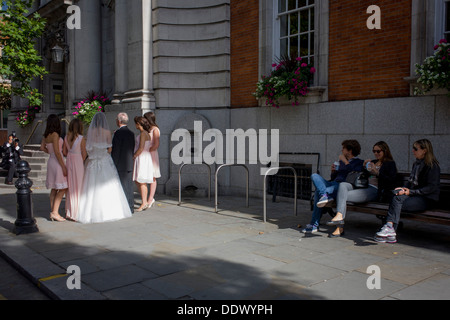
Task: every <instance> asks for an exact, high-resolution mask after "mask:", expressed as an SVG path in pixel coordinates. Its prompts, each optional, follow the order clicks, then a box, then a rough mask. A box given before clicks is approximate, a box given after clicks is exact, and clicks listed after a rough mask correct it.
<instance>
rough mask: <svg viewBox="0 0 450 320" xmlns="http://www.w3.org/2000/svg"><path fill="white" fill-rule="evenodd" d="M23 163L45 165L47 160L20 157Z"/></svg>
mask: <svg viewBox="0 0 450 320" xmlns="http://www.w3.org/2000/svg"><path fill="white" fill-rule="evenodd" d="M20 158H21V159H22V160H23V161H26V162H28V164H41V163H42V164H47V161H48V158H43V157H27V156H22V157H20Z"/></svg>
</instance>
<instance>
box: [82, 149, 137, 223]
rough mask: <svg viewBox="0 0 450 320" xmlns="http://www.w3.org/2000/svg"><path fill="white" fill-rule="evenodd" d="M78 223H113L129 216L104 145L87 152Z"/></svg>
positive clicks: (115, 173) (123, 196)
mask: <svg viewBox="0 0 450 320" xmlns="http://www.w3.org/2000/svg"><path fill="white" fill-rule="evenodd" d="M87 152H88V155H89V158H88V162H87V165H86V168H85V173H84V179H83V187H82V191H81V198H80V208H79V216H78V221H79V222H81V223H84V224H88V223H101V222H108V221H116V220H121V219H125V218H129V217H131V215H132V214H131V210H130V207H129V206H128V201H127V198H126V196H125V193H124V191H123V188H122V184H121V183H120V180H119V174H118V173H117V169H116V166H115V165H114V162H113V160H112V158H111V155H110V154H109V153H108V150H107V149H106V148H105V145H104V144H102V145H95V144H94V145H93V146H92V147H91V148H90V150H87Z"/></svg>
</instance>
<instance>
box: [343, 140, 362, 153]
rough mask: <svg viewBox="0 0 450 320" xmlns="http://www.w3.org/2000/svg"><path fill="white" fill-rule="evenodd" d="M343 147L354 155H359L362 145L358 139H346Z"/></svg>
mask: <svg viewBox="0 0 450 320" xmlns="http://www.w3.org/2000/svg"><path fill="white" fill-rule="evenodd" d="M342 147H343V148H345V149H347V150H348V151H350V152H351V153H352V155H353V156H354V157H357V156H359V154H360V153H361V145H360V144H359V142H358V141H357V140H344V141H343V142H342Z"/></svg>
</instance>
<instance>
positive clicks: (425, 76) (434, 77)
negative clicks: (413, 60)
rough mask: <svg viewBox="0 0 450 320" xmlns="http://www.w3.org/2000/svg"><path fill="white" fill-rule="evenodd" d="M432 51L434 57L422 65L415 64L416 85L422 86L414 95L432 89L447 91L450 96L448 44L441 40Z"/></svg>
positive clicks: (449, 49)
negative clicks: (417, 77)
mask: <svg viewBox="0 0 450 320" xmlns="http://www.w3.org/2000/svg"><path fill="white" fill-rule="evenodd" d="M434 50H435V51H434V55H432V56H431V57H428V58H426V59H425V61H424V62H423V64H416V73H417V75H418V76H419V79H418V80H417V83H418V84H420V85H421V86H422V87H418V88H415V89H414V94H416V95H419V94H424V93H425V92H428V91H430V90H431V89H433V88H437V89H439V88H443V89H447V90H448V92H449V95H450V44H449V43H447V40H445V39H442V40H441V41H439V44H437V45H435V46H434Z"/></svg>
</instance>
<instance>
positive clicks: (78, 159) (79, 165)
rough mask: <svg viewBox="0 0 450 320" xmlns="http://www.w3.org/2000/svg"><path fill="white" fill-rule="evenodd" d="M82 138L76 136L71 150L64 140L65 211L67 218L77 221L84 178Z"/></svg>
mask: <svg viewBox="0 0 450 320" xmlns="http://www.w3.org/2000/svg"><path fill="white" fill-rule="evenodd" d="M82 140H83V136H78V138H77V139H76V140H75V141H74V143H73V145H72V148H70V145H69V143H68V141H67V137H66V139H65V142H66V145H67V150H68V153H67V164H66V166H67V182H68V186H69V190H68V192H67V194H66V211H67V218H69V219H72V220H74V221H77V217H78V205H79V201H80V195H81V187H82V186H83V177H84V161H83V156H82V154H81V141H82Z"/></svg>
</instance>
